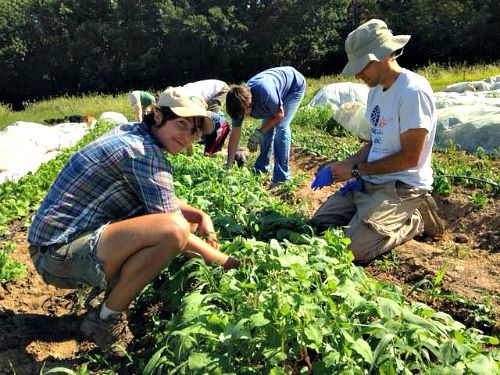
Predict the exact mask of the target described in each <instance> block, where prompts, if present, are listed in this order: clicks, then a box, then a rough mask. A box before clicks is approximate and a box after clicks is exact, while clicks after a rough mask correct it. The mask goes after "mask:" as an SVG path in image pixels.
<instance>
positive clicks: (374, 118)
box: [370, 105, 380, 128]
mask: <svg viewBox="0 0 500 375" xmlns="http://www.w3.org/2000/svg"><path fill="white" fill-rule="evenodd" d="M378 120H380V107H379V106H378V105H376V106H375V107H374V108H373V110H372V113H371V115H370V122H371V125H372V126H373V127H375V128H376V127H377V125H378Z"/></svg>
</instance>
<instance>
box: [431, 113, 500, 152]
mask: <svg viewBox="0 0 500 375" xmlns="http://www.w3.org/2000/svg"><path fill="white" fill-rule="evenodd" d="M452 145H456V146H457V147H458V148H459V149H462V150H466V151H469V152H475V151H476V150H477V148H478V147H482V148H483V150H484V151H485V152H487V153H494V152H496V151H498V150H499V149H500V106H487V105H457V106H453V107H446V108H441V109H439V110H438V125H437V131H436V146H437V147H440V148H447V147H450V146H452Z"/></svg>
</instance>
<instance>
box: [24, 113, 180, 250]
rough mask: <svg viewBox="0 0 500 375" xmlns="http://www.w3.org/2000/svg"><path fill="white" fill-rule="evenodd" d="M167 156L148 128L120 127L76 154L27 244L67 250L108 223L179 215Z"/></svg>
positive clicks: (41, 211) (141, 125)
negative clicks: (53, 246) (147, 215)
mask: <svg viewBox="0 0 500 375" xmlns="http://www.w3.org/2000/svg"><path fill="white" fill-rule="evenodd" d="M164 152H165V151H164V150H163V149H162V148H160V146H159V144H158V141H157V140H156V139H155V137H154V136H153V135H152V134H151V132H150V130H149V129H148V127H147V126H146V124H144V123H128V124H123V125H120V126H118V127H116V128H115V129H113V130H111V131H110V132H108V133H107V134H105V135H103V136H102V137H100V138H99V139H97V140H96V141H94V142H92V143H91V144H89V145H87V146H86V147H84V148H82V149H81V150H79V151H77V152H76V153H75V154H74V155H73V156H71V158H70V159H69V160H68V162H67V163H66V165H65V166H64V168H63V170H62V171H61V172H60V174H59V176H58V177H57V179H56V181H55V182H54V184H53V186H52V187H51V189H50V190H49V192H48V194H47V196H46V197H45V199H44V201H43V202H42V205H41V206H40V208H39V210H38V211H37V213H36V215H35V217H34V219H33V222H32V224H31V226H30V230H29V233H28V242H29V243H30V244H32V245H35V246H48V245H52V244H65V243H69V242H71V241H73V240H74V239H75V238H77V237H78V236H80V235H81V234H83V233H85V232H88V231H91V230H95V229H97V228H99V227H100V226H102V225H104V224H106V223H110V222H116V221H119V220H123V219H127V218H131V217H136V216H140V215H146V214H152V213H161V212H177V211H179V207H178V205H177V200H176V198H175V195H174V191H173V179H172V167H171V165H170V163H168V162H167V161H166V160H165V155H164Z"/></svg>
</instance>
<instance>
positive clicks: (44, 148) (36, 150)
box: [0, 121, 90, 183]
mask: <svg viewBox="0 0 500 375" xmlns="http://www.w3.org/2000/svg"><path fill="white" fill-rule="evenodd" d="M89 128H90V127H89V125H88V124H87V123H63V124H59V125H55V126H46V125H42V124H37V123H34V122H24V121H17V122H14V123H13V124H11V125H9V126H7V127H6V128H5V129H3V130H2V131H0V183H3V182H4V181H6V180H12V181H17V180H19V179H20V178H21V177H23V176H24V175H26V174H27V173H28V172H35V171H36V170H37V169H38V167H39V166H40V165H41V164H42V163H45V162H46V161H48V160H50V159H52V158H54V157H55V156H56V155H57V154H58V153H59V151H60V150H62V149H64V148H67V147H71V146H74V145H75V144H76V143H77V142H78V141H79V140H80V139H82V137H83V136H84V135H85V133H87V131H88V129H89Z"/></svg>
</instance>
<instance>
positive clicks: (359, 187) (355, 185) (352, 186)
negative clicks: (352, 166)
mask: <svg viewBox="0 0 500 375" xmlns="http://www.w3.org/2000/svg"><path fill="white" fill-rule="evenodd" d="M349 190H353V191H363V180H358V179H355V180H349V181H347V183H346V184H345V185H344V186H342V187H341V188H340V194H342V196H345V195H346V194H347V193H348V192H349Z"/></svg>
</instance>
